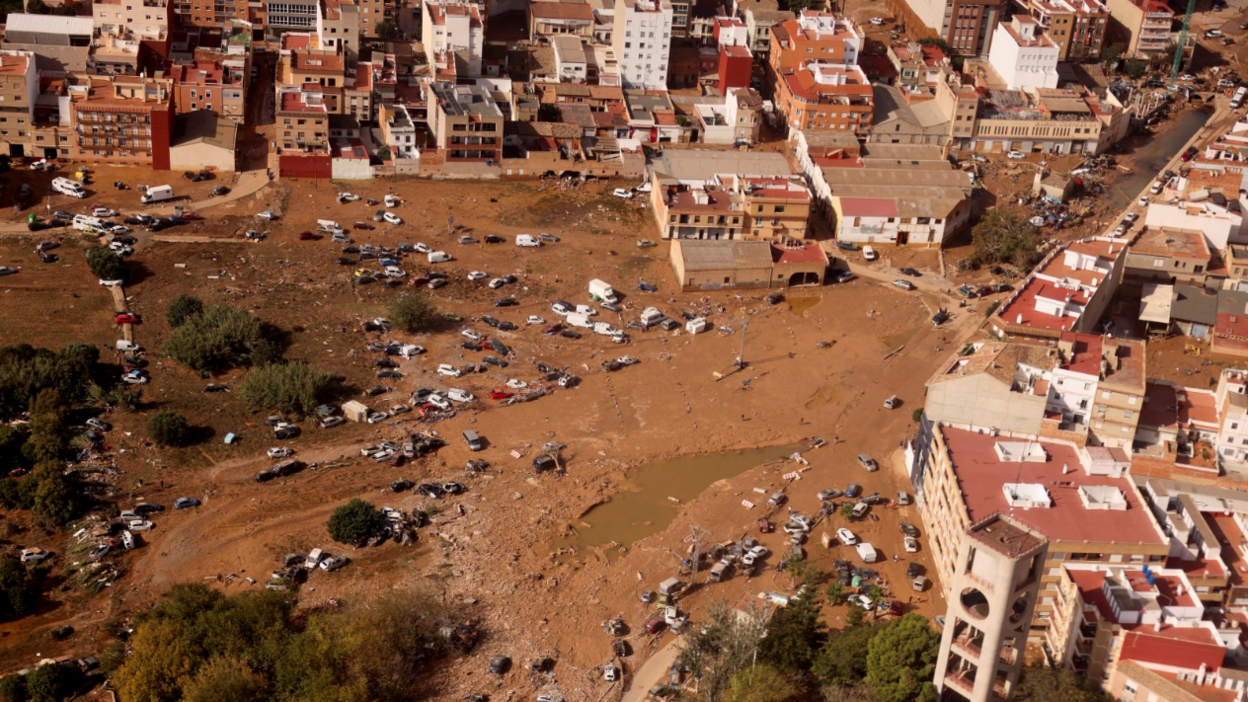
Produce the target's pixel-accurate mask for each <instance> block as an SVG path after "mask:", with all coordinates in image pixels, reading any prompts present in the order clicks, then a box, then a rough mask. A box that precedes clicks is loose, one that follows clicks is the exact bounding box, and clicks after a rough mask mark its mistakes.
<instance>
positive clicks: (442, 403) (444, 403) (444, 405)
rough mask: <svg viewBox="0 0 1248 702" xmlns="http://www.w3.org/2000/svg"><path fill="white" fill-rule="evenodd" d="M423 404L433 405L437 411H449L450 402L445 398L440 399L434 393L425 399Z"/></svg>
mask: <svg viewBox="0 0 1248 702" xmlns="http://www.w3.org/2000/svg"><path fill="white" fill-rule="evenodd" d="M425 402H428V403H429V404H431V405H433V406H434V407H437V408H438V409H443V410H449V409H450V408H451V403H450V401H449V400H447V399H446V398H445V397H442V396H441V395H439V394H438V393H436V392H435V393H433V394H432V395H429V396H427V397H425Z"/></svg>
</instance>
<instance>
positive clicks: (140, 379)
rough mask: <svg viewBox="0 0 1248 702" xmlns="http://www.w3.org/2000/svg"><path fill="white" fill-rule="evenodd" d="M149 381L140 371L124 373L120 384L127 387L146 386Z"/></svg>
mask: <svg viewBox="0 0 1248 702" xmlns="http://www.w3.org/2000/svg"><path fill="white" fill-rule="evenodd" d="M150 380H151V379H150V378H148V377H147V374H146V373H144V372H143V371H141V370H131V371H126V372H125V373H123V374H122V376H121V382H123V383H125V384H127V385H147V384H148V382H150Z"/></svg>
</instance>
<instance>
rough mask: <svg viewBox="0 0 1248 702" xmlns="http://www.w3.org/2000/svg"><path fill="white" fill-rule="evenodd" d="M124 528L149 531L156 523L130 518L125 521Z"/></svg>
mask: <svg viewBox="0 0 1248 702" xmlns="http://www.w3.org/2000/svg"><path fill="white" fill-rule="evenodd" d="M126 528H127V529H129V530H130V531H151V530H152V529H155V528H156V525H155V524H154V523H152V522H150V521H148V520H146V519H131V520H130V521H128V522H126Z"/></svg>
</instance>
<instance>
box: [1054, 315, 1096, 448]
mask: <svg viewBox="0 0 1248 702" xmlns="http://www.w3.org/2000/svg"><path fill="white" fill-rule="evenodd" d="M1062 341H1063V344H1062V347H1063V348H1062V355H1061V357H1060V360H1059V361H1058V363H1057V365H1055V366H1054V367H1053V370H1052V372H1051V374H1050V375H1049V382H1048V385H1049V387H1048V390H1049V392H1048V395H1047V396H1046V397H1045V400H1044V410H1045V412H1046V413H1047V414H1048V415H1049V416H1050V417H1051V418H1053V419H1056V418H1057V416H1058V415H1060V416H1061V419H1060V420H1059V421H1060V425H1059V426H1060V427H1061V428H1062V429H1064V430H1067V431H1086V430H1087V428H1088V418H1089V417H1091V415H1092V404H1093V402H1094V401H1095V399H1096V386H1097V383H1099V382H1100V380H1101V353H1102V345H1103V339H1102V338H1101V337H1099V336H1092V335H1089V334H1069V335H1063V336H1062Z"/></svg>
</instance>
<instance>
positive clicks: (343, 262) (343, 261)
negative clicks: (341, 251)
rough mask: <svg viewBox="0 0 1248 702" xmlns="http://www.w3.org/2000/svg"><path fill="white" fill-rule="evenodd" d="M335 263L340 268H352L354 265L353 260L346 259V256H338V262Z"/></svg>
mask: <svg viewBox="0 0 1248 702" xmlns="http://www.w3.org/2000/svg"><path fill="white" fill-rule="evenodd" d="M337 263H338V265H340V266H354V265H355V259H353V258H348V257H346V256H339V257H338V260H337Z"/></svg>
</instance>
